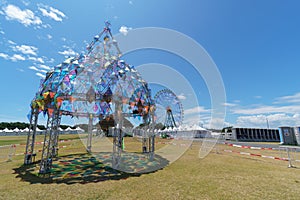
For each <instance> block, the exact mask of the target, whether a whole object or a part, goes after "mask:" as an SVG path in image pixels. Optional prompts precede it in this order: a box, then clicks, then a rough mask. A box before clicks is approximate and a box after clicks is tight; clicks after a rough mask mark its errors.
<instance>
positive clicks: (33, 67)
mask: <svg viewBox="0 0 300 200" xmlns="http://www.w3.org/2000/svg"><path fill="white" fill-rule="evenodd" d="M28 68H29V69H32V70H34V71H38V72H39V71H40V70H39V69H38V68H37V67H35V66H30V67H28Z"/></svg>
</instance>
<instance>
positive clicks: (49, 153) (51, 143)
mask: <svg viewBox="0 0 300 200" xmlns="http://www.w3.org/2000/svg"><path fill="white" fill-rule="evenodd" d="M60 119H61V116H60V114H59V110H58V109H57V108H54V111H53V113H52V115H51V114H48V120H47V130H46V133H45V138H44V146H43V151H42V159H41V163H40V171H39V173H40V174H47V173H50V170H51V167H52V159H53V158H55V157H56V156H57V153H58V148H57V142H56V141H57V139H58V132H59V129H58V128H59V125H60Z"/></svg>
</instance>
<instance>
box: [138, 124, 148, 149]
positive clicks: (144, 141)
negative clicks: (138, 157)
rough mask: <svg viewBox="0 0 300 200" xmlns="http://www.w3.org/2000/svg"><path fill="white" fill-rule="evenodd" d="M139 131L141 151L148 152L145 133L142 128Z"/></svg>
mask: <svg viewBox="0 0 300 200" xmlns="http://www.w3.org/2000/svg"><path fill="white" fill-rule="evenodd" d="M140 131H141V135H142V152H143V153H147V152H148V143H147V139H148V137H147V133H146V131H145V130H143V129H141V130H140Z"/></svg>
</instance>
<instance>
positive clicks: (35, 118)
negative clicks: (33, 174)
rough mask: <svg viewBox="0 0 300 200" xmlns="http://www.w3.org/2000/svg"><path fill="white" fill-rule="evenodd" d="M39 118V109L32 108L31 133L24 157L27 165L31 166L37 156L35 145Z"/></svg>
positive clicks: (28, 136) (29, 133)
mask: <svg viewBox="0 0 300 200" xmlns="http://www.w3.org/2000/svg"><path fill="white" fill-rule="evenodd" d="M38 116H39V110H38V108H31V115H30V125H29V132H28V135H27V143H26V149H25V157H24V164H25V165H28V164H31V163H32V159H33V157H34V156H35V155H36V154H35V153H34V143H35V135H36V127H37V122H38Z"/></svg>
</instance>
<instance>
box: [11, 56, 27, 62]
mask: <svg viewBox="0 0 300 200" xmlns="http://www.w3.org/2000/svg"><path fill="white" fill-rule="evenodd" d="M9 59H10V60H12V61H13V62H16V61H19V60H22V61H24V60H26V59H25V58H24V57H23V56H22V55H19V54H14V55H13V56H12V57H10V58H9Z"/></svg>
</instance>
